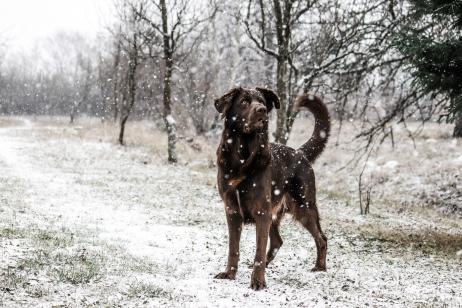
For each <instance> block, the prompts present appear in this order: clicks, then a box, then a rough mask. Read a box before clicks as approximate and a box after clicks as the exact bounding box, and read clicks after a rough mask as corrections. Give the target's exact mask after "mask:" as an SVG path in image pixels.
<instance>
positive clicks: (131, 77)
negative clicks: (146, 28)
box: [119, 33, 138, 145]
mask: <svg viewBox="0 0 462 308" xmlns="http://www.w3.org/2000/svg"><path fill="white" fill-rule="evenodd" d="M132 44H133V45H132V46H131V48H132V50H131V51H130V54H129V59H128V60H129V62H128V75H127V83H128V104H126V101H125V99H124V100H123V101H124V108H123V112H122V114H121V118H120V132H119V143H120V145H123V144H124V132H125V124H126V123H127V120H128V116H129V115H130V112H131V111H132V108H133V105H134V104H135V95H136V69H137V67H138V40H137V34H136V33H135V34H134V35H133V41H132Z"/></svg>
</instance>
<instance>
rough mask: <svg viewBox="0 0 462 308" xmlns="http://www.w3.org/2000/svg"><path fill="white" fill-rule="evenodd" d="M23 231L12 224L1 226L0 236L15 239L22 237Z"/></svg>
mask: <svg viewBox="0 0 462 308" xmlns="http://www.w3.org/2000/svg"><path fill="white" fill-rule="evenodd" d="M23 237H24V232H23V230H22V229H20V228H15V227H14V226H1V227H0V238H7V239H15V238H23Z"/></svg>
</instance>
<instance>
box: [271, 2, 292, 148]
mask: <svg viewBox="0 0 462 308" xmlns="http://www.w3.org/2000/svg"><path fill="white" fill-rule="evenodd" d="M282 4H283V5H284V6H283V7H281V3H280V0H273V5H274V14H275V16H276V37H277V42H278V59H277V67H276V88H277V94H278V96H279V100H280V106H281V107H280V108H279V109H278V111H277V121H276V132H275V134H274V138H275V141H276V142H278V143H282V144H286V143H287V140H288V139H289V133H288V131H287V127H288V126H287V99H288V98H287V86H288V85H287V83H288V72H287V69H288V65H289V41H290V35H291V34H290V31H291V30H290V26H291V25H290V14H291V9H292V4H291V1H289V0H284V1H282Z"/></svg>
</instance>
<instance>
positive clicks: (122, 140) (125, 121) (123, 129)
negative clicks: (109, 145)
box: [119, 114, 128, 145]
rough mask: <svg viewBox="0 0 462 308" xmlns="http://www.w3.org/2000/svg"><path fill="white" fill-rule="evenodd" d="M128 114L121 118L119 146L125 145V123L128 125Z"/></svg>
mask: <svg viewBox="0 0 462 308" xmlns="http://www.w3.org/2000/svg"><path fill="white" fill-rule="evenodd" d="M127 120H128V114H126V115H124V116H122V117H121V118H120V131H119V144H120V145H124V133H125V123H127Z"/></svg>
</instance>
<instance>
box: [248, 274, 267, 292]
mask: <svg viewBox="0 0 462 308" xmlns="http://www.w3.org/2000/svg"><path fill="white" fill-rule="evenodd" d="M250 287H251V288H252V289H253V290H254V291H259V290H263V289H265V288H266V282H265V279H264V278H263V279H258V278H255V277H252V279H251V281H250Z"/></svg>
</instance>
